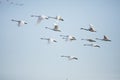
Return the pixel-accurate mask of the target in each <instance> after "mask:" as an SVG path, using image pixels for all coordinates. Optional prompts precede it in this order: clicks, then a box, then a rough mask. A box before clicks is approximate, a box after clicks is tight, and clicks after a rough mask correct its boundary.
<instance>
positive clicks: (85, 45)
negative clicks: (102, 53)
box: [84, 44, 100, 48]
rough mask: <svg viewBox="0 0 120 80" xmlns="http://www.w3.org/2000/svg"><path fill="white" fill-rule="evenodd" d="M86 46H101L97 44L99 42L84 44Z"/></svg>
mask: <svg viewBox="0 0 120 80" xmlns="http://www.w3.org/2000/svg"><path fill="white" fill-rule="evenodd" d="M84 46H91V47H98V48H100V46H99V45H97V44H84Z"/></svg>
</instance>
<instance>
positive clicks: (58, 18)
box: [48, 16, 64, 21]
mask: <svg viewBox="0 0 120 80" xmlns="http://www.w3.org/2000/svg"><path fill="white" fill-rule="evenodd" d="M48 18H52V19H56V20H58V21H64V19H63V18H62V17H61V16H56V17H50V16H48Z"/></svg>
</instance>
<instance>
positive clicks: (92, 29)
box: [80, 24, 96, 32]
mask: <svg viewBox="0 0 120 80" xmlns="http://www.w3.org/2000/svg"><path fill="white" fill-rule="evenodd" d="M93 27H94V26H93V25H92V24H89V28H88V29H86V28H80V29H81V30H86V31H90V32H96V30H95V29H94V28H93Z"/></svg>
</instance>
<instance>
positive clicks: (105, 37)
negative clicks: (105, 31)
mask: <svg viewBox="0 0 120 80" xmlns="http://www.w3.org/2000/svg"><path fill="white" fill-rule="evenodd" d="M96 39H97V40H102V41H111V40H110V39H109V38H108V37H107V36H105V35H104V36H103V39H99V38H96Z"/></svg>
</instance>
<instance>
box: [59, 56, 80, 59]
mask: <svg viewBox="0 0 120 80" xmlns="http://www.w3.org/2000/svg"><path fill="white" fill-rule="evenodd" d="M61 57H65V58H68V60H78V58H77V57H75V56H64V55H62V56H61Z"/></svg>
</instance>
